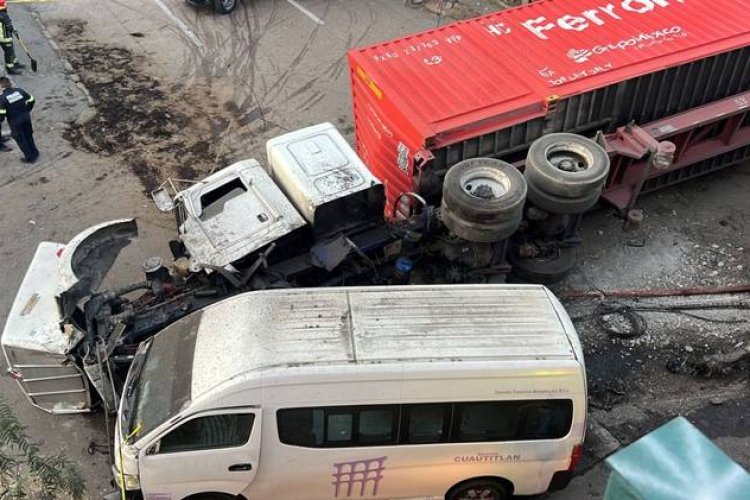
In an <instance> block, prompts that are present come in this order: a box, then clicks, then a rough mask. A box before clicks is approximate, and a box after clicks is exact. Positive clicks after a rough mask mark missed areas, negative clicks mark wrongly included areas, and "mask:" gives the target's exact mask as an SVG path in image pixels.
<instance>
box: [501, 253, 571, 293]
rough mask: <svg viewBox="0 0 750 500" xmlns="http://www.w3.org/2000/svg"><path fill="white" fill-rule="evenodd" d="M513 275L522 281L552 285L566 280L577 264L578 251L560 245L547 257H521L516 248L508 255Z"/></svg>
mask: <svg viewBox="0 0 750 500" xmlns="http://www.w3.org/2000/svg"><path fill="white" fill-rule="evenodd" d="M507 259H508V264H510V273H511V275H513V276H515V277H516V278H518V279H519V280H520V281H524V282H527V283H537V284H540V285H551V284H553V283H558V282H560V281H562V280H564V279H565V278H566V277H567V276H568V274H570V271H572V270H573V268H574V267H575V265H576V261H577V259H578V252H577V251H576V249H575V248H572V247H558V248H557V249H555V251H554V253H553V254H552V255H549V256H546V257H530V258H523V257H519V256H518V254H517V253H516V252H515V249H511V251H509V252H508V255H507Z"/></svg>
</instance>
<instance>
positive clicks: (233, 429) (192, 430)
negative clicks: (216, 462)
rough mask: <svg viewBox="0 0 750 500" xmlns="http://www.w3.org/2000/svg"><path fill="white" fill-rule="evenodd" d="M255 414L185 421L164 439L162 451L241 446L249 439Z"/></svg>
mask: <svg viewBox="0 0 750 500" xmlns="http://www.w3.org/2000/svg"><path fill="white" fill-rule="evenodd" d="M254 420H255V415H253V414H252V413H240V414H235V415H211V416H208V417H198V418H194V419H193V420H189V421H188V422H185V423H184V424H182V425H181V426H179V427H178V428H177V429H175V430H173V431H172V432H170V433H169V434H167V435H166V436H164V437H163V438H161V441H160V444H159V453H174V452H178V451H194V450H209V449H214V448H231V447H234V446H242V445H243V444H245V443H247V441H248V439H250V432H251V431H252V429H253V421H254Z"/></svg>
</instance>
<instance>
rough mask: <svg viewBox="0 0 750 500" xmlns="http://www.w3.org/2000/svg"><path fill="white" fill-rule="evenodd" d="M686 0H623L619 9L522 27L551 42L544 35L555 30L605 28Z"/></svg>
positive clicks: (607, 7)
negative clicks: (626, 15) (630, 14)
mask: <svg viewBox="0 0 750 500" xmlns="http://www.w3.org/2000/svg"><path fill="white" fill-rule="evenodd" d="M685 1H686V0H622V2H621V3H620V7H619V9H618V8H617V6H616V5H615V4H611V3H609V4H607V5H603V6H601V7H597V8H595V9H589V10H585V11H583V12H581V13H580V14H579V15H569V14H566V15H564V16H560V17H559V18H558V19H557V20H556V21H555V22H551V21H549V20H548V19H547V18H546V17H544V16H542V17H535V18H533V19H529V20H528V21H524V22H522V23H521V25H522V26H523V27H524V28H526V29H527V30H529V31H531V32H532V33H533V34H534V35H536V36H538V37H539V38H541V39H542V40H549V37H548V36H547V35H546V34H545V33H544V32H545V31H550V30H552V29H555V28H561V29H564V30H566V31H583V30H585V29H588V28H589V27H591V26H592V25H596V26H604V24H606V22H607V21H611V20H612V19H614V20H616V21H621V20H622V17H621V13H624V12H633V13H636V14H647V13H649V12H651V11H653V10H655V9H656V8H657V7H669V6H670V5H672V4H674V3H678V4H684V3H685Z"/></svg>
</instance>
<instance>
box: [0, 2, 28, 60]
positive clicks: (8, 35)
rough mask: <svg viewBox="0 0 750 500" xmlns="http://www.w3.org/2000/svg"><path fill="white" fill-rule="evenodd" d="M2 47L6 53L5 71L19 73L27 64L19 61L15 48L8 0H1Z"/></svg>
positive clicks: (0, 43)
mask: <svg viewBox="0 0 750 500" xmlns="http://www.w3.org/2000/svg"><path fill="white" fill-rule="evenodd" d="M0 47H2V49H3V52H4V53H5V72H6V73H8V74H9V75H17V74H19V73H20V71H19V70H20V69H22V68H24V67H25V66H24V65H23V64H21V63H19V62H18V58H17V57H16V51H15V50H14V48H13V23H12V22H11V20H10V16H9V15H8V6H7V5H6V0H0Z"/></svg>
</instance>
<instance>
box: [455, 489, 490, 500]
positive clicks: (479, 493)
mask: <svg viewBox="0 0 750 500" xmlns="http://www.w3.org/2000/svg"><path fill="white" fill-rule="evenodd" d="M499 498H500V497H499V496H498V495H497V492H496V491H495V490H494V489H493V488H489V487H485V488H470V489H468V490H464V491H462V492H461V494H460V495H459V496H458V497H456V500H499Z"/></svg>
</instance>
